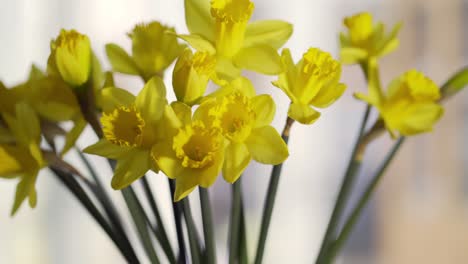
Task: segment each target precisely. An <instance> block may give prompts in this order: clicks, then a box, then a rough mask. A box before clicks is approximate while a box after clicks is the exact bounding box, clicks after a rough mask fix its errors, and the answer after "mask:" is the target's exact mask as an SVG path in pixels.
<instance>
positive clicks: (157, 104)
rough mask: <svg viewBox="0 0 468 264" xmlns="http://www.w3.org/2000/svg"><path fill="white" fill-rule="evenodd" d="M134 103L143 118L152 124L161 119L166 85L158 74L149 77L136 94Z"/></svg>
mask: <svg viewBox="0 0 468 264" xmlns="http://www.w3.org/2000/svg"><path fill="white" fill-rule="evenodd" d="M135 105H136V107H137V109H138V110H140V112H141V114H142V116H143V118H144V119H145V120H147V121H149V122H150V123H151V124H152V125H153V126H155V125H156V123H157V122H158V121H159V120H160V119H161V116H162V115H163V113H164V108H165V106H166V105H167V101H166V86H164V82H163V81H162V79H161V78H160V77H158V76H154V77H153V78H151V79H150V80H149V81H148V82H147V83H146V84H145V86H144V87H143V89H142V90H141V91H140V93H139V94H138V96H137V98H136V100H135Z"/></svg>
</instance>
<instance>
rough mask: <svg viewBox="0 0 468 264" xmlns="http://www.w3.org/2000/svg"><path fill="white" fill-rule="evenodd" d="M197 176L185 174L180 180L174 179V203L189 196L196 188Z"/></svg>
mask: <svg viewBox="0 0 468 264" xmlns="http://www.w3.org/2000/svg"><path fill="white" fill-rule="evenodd" d="M196 178H197V175H192V174H188V175H187V174H185V175H184V176H183V177H181V178H177V179H176V189H175V193H174V201H175V202H178V201H180V200H182V199H184V198H185V197H187V195H189V194H190V193H191V192H192V191H193V190H194V189H195V187H197V185H198V184H197V180H196Z"/></svg>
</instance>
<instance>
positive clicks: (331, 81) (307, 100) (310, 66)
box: [273, 48, 346, 124]
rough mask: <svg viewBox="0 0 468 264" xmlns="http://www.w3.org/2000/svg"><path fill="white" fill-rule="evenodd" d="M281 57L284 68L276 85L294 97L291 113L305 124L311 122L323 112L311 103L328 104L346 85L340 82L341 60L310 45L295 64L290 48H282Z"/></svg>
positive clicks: (322, 105) (336, 97)
mask: <svg viewBox="0 0 468 264" xmlns="http://www.w3.org/2000/svg"><path fill="white" fill-rule="evenodd" d="M281 60H282V63H283V67H284V71H283V73H281V74H280V75H279V78H278V80H277V81H275V82H273V85H275V86H276V87H278V88H280V89H281V90H283V92H285V93H286V94H287V95H288V97H289V99H291V105H290V106H289V111H288V115H289V117H291V118H292V119H294V120H296V121H298V122H300V123H302V124H312V123H313V122H315V121H316V120H317V119H318V118H319V117H320V113H319V112H317V111H316V110H314V109H313V108H312V107H311V106H314V107H319V108H325V107H328V106H329V105H331V104H332V103H333V102H335V101H336V100H337V99H338V98H339V97H340V96H341V95H342V94H343V92H344V90H345V89H346V86H345V85H344V84H343V83H340V82H339V81H340V76H341V64H340V63H339V62H338V61H336V60H334V59H333V58H332V56H331V55H330V54H329V53H327V52H324V51H321V50H319V49H316V48H310V49H309V50H308V51H307V52H306V53H304V55H303V56H302V59H301V60H300V61H299V62H298V63H297V64H294V62H293V60H292V57H291V53H290V51H289V49H283V52H282V56H281Z"/></svg>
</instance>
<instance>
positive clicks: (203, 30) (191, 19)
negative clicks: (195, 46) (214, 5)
mask: <svg viewBox="0 0 468 264" xmlns="http://www.w3.org/2000/svg"><path fill="white" fill-rule="evenodd" d="M185 21H186V23H187V28H188V30H189V32H190V33H191V34H197V35H201V36H203V37H205V38H206V39H208V40H210V41H212V42H213V41H214V20H213V18H212V17H211V14H210V2H209V1H206V0H185Z"/></svg>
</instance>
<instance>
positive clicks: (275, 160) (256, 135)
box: [245, 126, 289, 165]
mask: <svg viewBox="0 0 468 264" xmlns="http://www.w3.org/2000/svg"><path fill="white" fill-rule="evenodd" d="M245 144H246V145H247V148H248V149H249V152H250V154H251V155H252V158H253V159H254V160H256V161H258V162H260V163H264V164H272V165H276V164H280V163H282V162H283V161H284V160H286V158H287V157H288V156H289V151H288V146H287V145H286V143H285V142H284V140H283V139H282V138H281V136H280V135H279V134H278V132H277V131H276V130H275V129H274V128H273V127H272V126H264V127H260V128H256V129H254V130H252V133H251V135H250V136H249V137H248V138H247V140H246V142H245Z"/></svg>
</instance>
